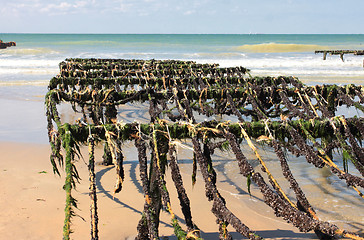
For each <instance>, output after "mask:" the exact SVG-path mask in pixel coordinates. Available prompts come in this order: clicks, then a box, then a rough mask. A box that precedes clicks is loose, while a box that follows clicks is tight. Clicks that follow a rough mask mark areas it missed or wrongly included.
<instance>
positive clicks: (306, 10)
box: [0, 0, 364, 34]
mask: <svg viewBox="0 0 364 240" xmlns="http://www.w3.org/2000/svg"><path fill="white" fill-rule="evenodd" d="M0 6H1V8H0V22H1V26H0V32H2V33H238V34H240V33H364V27H363V26H364V14H362V11H363V9H364V1H363V0H258V1H254V0H249V1H247V0H220V1H218V0H73V1H71V0H56V1H52V0H0Z"/></svg>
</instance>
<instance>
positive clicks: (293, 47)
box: [234, 43, 333, 53]
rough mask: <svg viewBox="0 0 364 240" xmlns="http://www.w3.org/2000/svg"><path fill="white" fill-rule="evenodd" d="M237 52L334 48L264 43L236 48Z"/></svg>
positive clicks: (300, 50)
mask: <svg viewBox="0 0 364 240" xmlns="http://www.w3.org/2000/svg"><path fill="white" fill-rule="evenodd" d="M234 49H235V50H237V51H242V52H252V53H282V52H313V51H315V50H329V49H333V47H332V46H322V45H314V44H284V43H262V44H245V45H242V46H238V47H235V48H234Z"/></svg>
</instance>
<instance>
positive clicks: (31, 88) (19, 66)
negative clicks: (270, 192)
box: [0, 33, 364, 233]
mask: <svg viewBox="0 0 364 240" xmlns="http://www.w3.org/2000/svg"><path fill="white" fill-rule="evenodd" d="M0 39H1V40H3V41H4V42H9V41H14V42H16V46H15V47H10V48H7V49H0V111H1V113H0V116H1V117H0V141H14V142H25V143H40V144H47V142H48V138H47V132H46V119H45V111H44V95H45V94H46V92H47V90H48V89H47V86H48V83H49V80H50V79H51V78H52V77H53V76H56V75H57V74H58V72H59V68H58V64H59V63H60V62H61V61H63V60H65V59H66V58H123V59H161V60H166V59H178V60H192V61H196V62H198V63H218V64H219V65H220V66H221V67H233V66H243V67H246V68H248V69H250V70H251V71H250V74H251V75H253V76H281V75H283V76H295V77H298V79H300V80H301V81H303V82H304V83H306V84H308V85H316V84H339V85H344V84H357V85H362V84H364V68H363V67H364V61H363V59H364V56H354V55H351V54H347V55H344V61H342V60H341V59H340V57H339V56H338V55H333V56H331V55H328V56H327V59H326V60H323V56H322V54H315V50H335V49H340V50H343V49H345V50H364V35H363V34H322V35H321V34H221V35H220V34H8V33H6V34H5V33H3V34H1V33H0ZM344 114H345V112H344ZM358 114H359V113H358ZM181 151H187V150H186V149H182V150H181ZM245 151H247V152H248V151H250V149H249V148H248V147H246V146H245ZM260 151H261V154H262V156H263V157H264V158H265V159H267V162H268V164H270V165H271V166H272V168H275V169H276V171H273V172H274V174H276V175H279V174H280V170H279V163H278V162H277V159H276V158H275V154H274V153H273V152H272V150H271V149H269V148H264V147H260ZM186 154H187V153H186ZM186 156H188V154H187V155H186ZM251 158H252V161H253V160H254V155H251ZM341 158H342V157H341V154H340V153H336V154H335V156H334V160H335V161H337V164H338V165H340V164H341ZM288 160H289V163H290V166H291V168H292V171H293V173H294V175H295V176H296V179H297V181H298V182H299V183H300V184H301V187H302V188H303V190H304V191H305V192H306V195H307V198H308V199H309V201H310V202H311V204H312V205H313V206H314V208H315V209H316V211H317V212H318V216H319V217H320V218H321V219H323V220H325V221H329V222H332V223H335V224H338V225H339V226H340V227H343V228H346V229H350V230H352V231H357V232H361V233H363V229H364V204H363V199H362V198H360V197H359V196H358V195H357V194H356V192H354V191H353V190H352V189H350V188H348V187H347V186H346V185H345V183H343V182H342V181H340V180H339V179H338V178H337V177H336V176H334V175H332V174H331V173H330V171H329V170H328V169H325V168H324V169H317V168H314V167H313V166H311V165H310V164H308V163H307V162H306V161H305V159H304V158H295V157H293V156H289V159H288ZM181 164H182V165H184V169H185V170H186V171H190V160H189V159H188V158H186V159H181ZM216 167H217V170H218V174H219V176H222V178H224V179H225V180H224V181H225V183H229V184H228V185H229V186H230V187H229V186H227V187H226V188H225V191H226V192H227V194H231V195H233V196H234V197H236V198H239V199H240V198H242V199H243V198H244V199H245V198H246V196H247V190H246V183H245V181H246V180H244V179H243V178H242V176H241V175H240V174H239V173H238V170H237V167H236V163H234V161H233V160H232V158H231V156H229V155H226V154H224V153H221V154H219V157H218V158H217V159H216ZM349 167H350V166H349ZM350 169H351V170H352V169H354V167H352V166H351V168H350ZM354 174H355V170H354ZM277 178H278V179H280V180H282V181H283V177H282V176H280V177H279V176H278V177H277ZM231 186H235V187H234V188H233V189H232V188H231ZM237 186H239V187H237ZM234 189H235V190H234ZM287 189H288V190H287V191H288V192H289V194H291V195H292V194H293V193H292V191H291V190H289V188H288V187H287ZM236 190H238V191H236ZM252 190H254V187H253V189H252ZM362 190H363V189H362ZM255 191H258V190H257V189H255ZM244 201H245V200H244ZM249 201H250V202H251V204H252V207H253V208H254V206H255V205H254V204H255V202H256V201H261V199H260V200H259V199H258V198H253V197H252V198H251V199H250V200H249ZM260 211H263V212H264V211H270V210H269V209H268V210H260Z"/></svg>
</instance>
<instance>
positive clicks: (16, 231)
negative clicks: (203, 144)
mask: <svg viewBox="0 0 364 240" xmlns="http://www.w3.org/2000/svg"><path fill="white" fill-rule="evenodd" d="M130 144H131V143H130ZM130 144H127V145H130ZM129 147H132V146H131V145H130V146H129ZM0 152H1V161H0V185H1V188H0V205H1V206H2V211H1V212H0V232H1V233H2V234H1V237H0V239H29V240H31V239H61V238H62V227H63V219H64V213H63V209H64V205H65V192H64V190H63V189H62V186H63V182H64V179H63V176H64V172H63V171H61V174H62V176H61V177H59V176H57V175H54V174H53V172H52V167H51V164H50V162H49V146H48V145H46V144H24V143H9V142H0ZM84 155H85V156H87V153H86V152H85V153H84ZM96 157H97V159H98V161H101V151H100V149H98V150H97V152H96ZM135 157H136V153H135V151H127V153H126V161H125V165H124V166H125V172H126V177H125V182H124V185H123V190H122V191H121V192H120V193H118V194H116V195H115V196H114V197H113V194H112V193H113V186H114V182H115V169H114V168H113V167H105V166H100V165H98V166H97V168H96V170H97V190H98V207H99V228H100V233H99V235H100V239H133V238H134V236H135V235H136V226H137V223H138V221H139V219H140V216H141V211H142V209H143V201H144V200H143V194H142V189H141V185H140V184H141V183H140V181H139V169H138V164H137V161H135V160H136V158H135ZM86 158H87V157H86ZM85 161H87V159H85ZM77 166H78V169H79V172H80V175H81V178H82V181H81V183H80V184H78V187H77V190H76V191H74V197H75V198H76V199H77V200H78V206H79V210H76V211H75V212H76V214H77V215H79V216H81V217H82V218H84V219H85V221H83V220H82V219H81V218H80V217H78V216H76V217H74V218H73V224H72V229H73V231H74V233H73V234H72V238H73V239H89V236H90V223H89V204H90V201H89V196H88V171H87V166H86V164H85V162H84V161H83V160H80V161H79V162H78V164H77ZM183 180H184V183H185V188H186V190H187V192H188V194H189V197H190V201H191V205H192V215H193V220H194V222H195V223H196V224H197V225H198V226H199V228H200V229H201V233H202V237H204V238H205V239H218V226H217V225H216V223H215V217H214V216H213V214H212V213H211V212H210V209H211V206H212V205H211V203H210V202H208V201H207V200H206V197H205V194H204V192H205V190H204V184H203V181H202V178H201V176H198V180H197V183H196V185H195V186H194V187H192V183H191V177H190V176H188V175H186V174H184V175H183ZM171 183H172V181H171V179H170V176H169V174H168V175H167V187H168V188H169V192H170V195H171V198H172V200H171V201H172V208H173V211H174V212H175V213H176V215H177V216H178V218H179V220H181V221H182V222H183V220H182V219H181V218H182V217H183V215H182V213H181V211H180V210H179V202H178V199H177V196H176V191H175V190H174V189H173V186H171ZM221 184H222V185H223V184H224V183H221ZM221 193H222V194H223V196H224V197H225V198H226V200H227V206H228V207H229V208H230V209H231V210H232V211H233V212H234V213H235V214H236V215H237V216H238V217H240V218H241V220H242V221H243V222H244V223H246V224H247V225H248V226H249V227H250V228H251V229H252V230H255V231H257V233H258V234H259V235H261V236H263V237H265V238H267V239H311V238H314V237H315V236H314V235H313V234H311V233H308V234H304V233H300V232H299V231H298V230H297V229H295V228H294V227H292V226H291V225H289V224H287V223H285V222H283V221H282V220H280V219H278V218H275V217H274V216H273V215H272V214H271V213H269V212H266V211H267V208H268V207H266V206H265V205H264V204H263V203H261V202H259V201H258V202H255V203H254V206H255V207H254V208H249V205H250V204H249V201H251V198H250V197H248V196H247V201H248V202H247V204H245V203H244V201H241V199H240V200H238V199H237V198H235V197H234V196H233V195H231V194H229V193H228V192H227V191H224V190H222V191H221ZM249 199H250V200H249ZM182 226H183V227H184V225H182ZM230 231H231V232H232V235H233V237H234V239H242V238H243V237H241V236H240V234H238V233H236V232H235V231H234V229H230ZM160 236H166V237H170V238H169V239H176V238H175V237H173V229H172V228H171V224H170V216H169V215H168V214H167V213H166V212H162V214H161V225H160ZM171 236H172V237H171Z"/></svg>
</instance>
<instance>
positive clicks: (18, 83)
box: [0, 80, 49, 87]
mask: <svg viewBox="0 0 364 240" xmlns="http://www.w3.org/2000/svg"><path fill="white" fill-rule="evenodd" d="M48 84H49V80H34V81H6V82H2V81H0V87H9V86H48Z"/></svg>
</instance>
